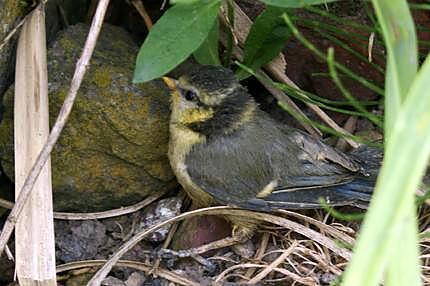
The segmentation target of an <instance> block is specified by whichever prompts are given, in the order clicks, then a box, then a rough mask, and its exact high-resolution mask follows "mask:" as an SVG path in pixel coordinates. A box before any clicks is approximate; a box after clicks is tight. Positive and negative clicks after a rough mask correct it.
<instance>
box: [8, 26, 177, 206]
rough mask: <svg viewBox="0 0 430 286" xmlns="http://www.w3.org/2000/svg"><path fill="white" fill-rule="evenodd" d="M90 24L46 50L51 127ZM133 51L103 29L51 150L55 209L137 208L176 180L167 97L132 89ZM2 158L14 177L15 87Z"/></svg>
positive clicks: (124, 37)
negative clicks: (170, 159)
mask: <svg viewBox="0 0 430 286" xmlns="http://www.w3.org/2000/svg"><path fill="white" fill-rule="evenodd" d="M87 34H88V27H87V26H86V25H84V24H78V25H75V26H70V27H69V28H68V29H67V30H66V31H63V32H61V34H60V35H59V36H58V38H57V40H56V41H55V42H54V43H53V45H52V47H51V48H50V49H49V51H48V74H49V101H50V102H49V108H50V124H51V127H52V125H53V124H54V122H55V119H56V117H57V115H58V112H59V110H60V108H61V105H62V104H63V101H64V98H65V96H66V94H67V92H68V90H69V87H70V82H71V79H72V76H73V72H74V70H75V66H76V63H77V59H78V58H79V56H80V54H81V50H82V47H83V46H84V42H85V39H86V36H87ZM137 52H138V47H137V46H136V44H135V43H134V42H133V41H132V39H131V38H130V36H129V35H128V34H127V33H126V32H125V31H124V30H123V29H121V28H119V27H115V26H111V25H108V24H104V26H103V29H102V32H101V34H100V36H99V39H98V41H97V45H96V49H95V51H94V54H93V56H92V58H91V61H90V65H89V67H88V70H87V72H86V74H85V77H84V80H83V83H82V86H81V87H80V89H79V92H78V95H77V98H76V101H75V105H74V107H73V110H72V113H71V116H70V118H69V120H68V122H67V124H66V127H65V129H64V130H63V132H62V134H61V137H60V139H59V141H58V142H57V144H56V146H55V148H54V150H53V152H52V157H51V160H52V178H53V190H54V208H55V210H57V211H59V210H62V211H76V210H79V211H95V210H106V209H111V208H116V207H120V206H124V205H129V204H132V203H136V202H137V201H139V200H141V199H143V198H144V197H146V196H147V195H149V194H152V193H154V192H158V191H161V190H165V189H166V188H167V189H172V188H174V187H176V185H177V183H176V181H175V179H174V175H173V173H172V171H171V169H170V165H169V162H168V158H167V146H168V136H169V134H168V132H169V131H168V125H169V123H168V121H169V94H168V90H166V88H165V87H164V85H163V84H162V83H161V82H160V81H151V82H147V83H144V84H139V85H134V84H132V75H133V71H134V65H135V58H136V55H137ZM3 105H4V110H5V113H4V115H3V120H2V122H1V124H0V159H1V164H2V167H3V169H4V171H5V173H6V174H7V175H8V176H9V177H10V178H12V179H13V89H12V88H10V89H9V90H8V91H7V92H6V94H5V96H4V99H3Z"/></svg>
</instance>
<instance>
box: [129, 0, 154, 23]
mask: <svg viewBox="0 0 430 286" xmlns="http://www.w3.org/2000/svg"><path fill="white" fill-rule="evenodd" d="M131 4H133V6H134V8H136V10H137V12H139V14H140V16H141V17H142V18H143V21H144V22H145V26H146V28H147V29H148V31H149V30H151V28H152V25H153V24H152V20H151V17H149V14H148V12H146V9H145V6H144V5H143V3H142V1H141V0H131Z"/></svg>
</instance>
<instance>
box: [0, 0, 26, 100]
mask: <svg viewBox="0 0 430 286" xmlns="http://www.w3.org/2000/svg"><path fill="white" fill-rule="evenodd" d="M25 10H28V9H26V8H25V5H24V4H23V3H22V1H17V0H0V44H2V41H3V40H4V39H5V38H6V36H7V35H8V34H9V33H10V31H12V29H13V28H14V27H15V25H16V24H17V23H18V22H19V20H20V19H21V18H22V17H23V16H25V14H24V13H25ZM15 42H16V37H14V38H13V39H11V40H9V42H8V43H7V44H5V46H4V47H3V48H2V49H1V50H0V95H1V94H2V93H3V92H4V91H5V89H6V88H7V86H8V84H9V83H10V80H11V75H12V71H13V54H14V47H15Z"/></svg>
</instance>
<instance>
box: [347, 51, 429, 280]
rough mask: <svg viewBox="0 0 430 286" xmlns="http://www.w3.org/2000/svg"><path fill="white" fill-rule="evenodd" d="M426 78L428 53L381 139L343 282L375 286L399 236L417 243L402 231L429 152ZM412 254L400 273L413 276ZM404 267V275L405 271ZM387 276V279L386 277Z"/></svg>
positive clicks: (405, 242) (414, 261) (410, 246)
mask: <svg viewBox="0 0 430 286" xmlns="http://www.w3.org/2000/svg"><path fill="white" fill-rule="evenodd" d="M429 80H430V57H428V58H427V59H426V61H425V63H424V65H423V67H422V68H421V70H420V71H419V73H418V74H417V76H416V78H415V80H414V82H413V84H412V86H411V88H410V90H409V93H408V95H407V97H406V99H405V101H404V103H403V104H402V106H401V108H400V109H399V112H398V113H397V118H396V121H395V123H394V126H393V130H392V131H391V135H390V138H389V139H388V140H387V142H386V152H385V158H384V163H383V166H382V169H381V172H380V175H379V177H378V182H377V185H376V189H375V194H374V198H373V200H372V202H371V205H370V207H369V211H368V214H367V215H366V219H365V221H364V224H363V226H362V233H361V235H360V237H359V240H358V242H357V245H356V248H355V252H354V256H353V259H352V261H351V264H350V265H349V266H348V268H347V270H346V274H345V279H344V282H343V285H348V286H367V285H377V284H378V282H379V280H380V278H381V276H382V272H383V270H384V268H385V267H386V266H387V265H388V266H391V267H392V264H391V263H392V262H391V263H389V260H390V258H393V257H395V256H396V255H399V254H400V253H397V254H396V252H393V251H396V250H398V247H399V245H398V242H399V240H400V239H401V241H402V247H405V248H408V249H413V248H418V245H417V244H415V245H414V242H415V241H416V240H417V238H415V237H412V234H408V235H405V234H404V232H405V231H407V230H411V229H412V228H413V227H414V226H412V225H408V224H409V223H416V222H413V221H412V222H411V220H410V217H411V213H410V208H411V205H413V202H414V192H415V190H416V189H417V188H418V186H419V184H420V182H421V178H422V176H423V174H424V170H425V168H426V166H427V163H428V158H429V155H430V113H429V112H428V111H429V110H430V94H429V93H430V92H429V89H428V82H429ZM411 162H413V163H412V164H411ZM413 235H417V234H416V233H414V234H413ZM408 243H409V244H408ZM406 245H407V246H406ZM417 252H418V249H415V250H414V251H412V253H408V255H407V256H403V257H402V259H404V260H405V261H402V262H400V263H402V265H403V270H402V271H403V272H404V275H408V276H409V275H410V276H411V277H414V276H415V275H416V272H417V270H416V269H417V268H418V265H419V261H418V257H416V255H415V254H416V253H417ZM393 253H394V254H393ZM406 261H407V263H406ZM397 269H398V268H397ZM407 271H408V273H409V274H405V273H406V272H407ZM363 273H365V274H363ZM389 273H390V272H389ZM388 280H389V281H393V279H390V278H389V279H388ZM417 281H419V280H417V279H412V280H411V281H408V284H407V285H420V284H419V283H418V282H417ZM393 285H400V284H393Z"/></svg>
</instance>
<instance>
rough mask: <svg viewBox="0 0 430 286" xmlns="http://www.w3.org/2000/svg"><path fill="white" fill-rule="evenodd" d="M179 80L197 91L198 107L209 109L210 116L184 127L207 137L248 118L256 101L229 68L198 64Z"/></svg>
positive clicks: (226, 129)
mask: <svg viewBox="0 0 430 286" xmlns="http://www.w3.org/2000/svg"><path fill="white" fill-rule="evenodd" d="M183 80H184V81H186V82H187V85H189V86H190V87H193V88H194V89H195V90H197V91H198V97H199V102H198V105H199V107H200V108H211V109H212V110H213V116H211V117H210V118H207V119H206V120H203V121H196V122H192V123H189V125H188V127H189V128H191V129H192V130H194V131H196V132H199V133H202V134H204V135H206V136H207V137H210V136H212V135H215V134H220V133H221V134H222V133H223V134H226V133H231V132H232V131H234V129H236V128H238V127H239V126H240V125H241V123H242V122H243V121H246V120H249V118H250V116H252V113H253V110H254V109H255V106H256V103H255V102H254V100H253V98H252V97H251V96H250V95H249V94H248V92H247V90H246V88H245V87H243V86H242V85H240V83H239V81H238V80H237V79H236V77H235V76H234V74H233V72H232V71H231V70H229V69H226V68H223V67H220V66H199V67H198V68H197V69H196V70H195V71H193V72H192V73H190V74H189V75H185V76H184V77H183Z"/></svg>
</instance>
